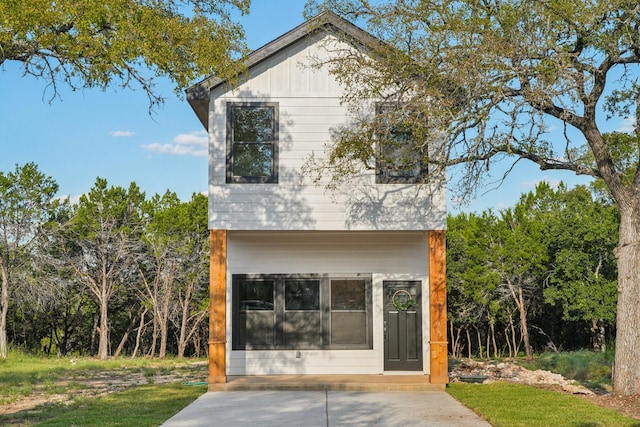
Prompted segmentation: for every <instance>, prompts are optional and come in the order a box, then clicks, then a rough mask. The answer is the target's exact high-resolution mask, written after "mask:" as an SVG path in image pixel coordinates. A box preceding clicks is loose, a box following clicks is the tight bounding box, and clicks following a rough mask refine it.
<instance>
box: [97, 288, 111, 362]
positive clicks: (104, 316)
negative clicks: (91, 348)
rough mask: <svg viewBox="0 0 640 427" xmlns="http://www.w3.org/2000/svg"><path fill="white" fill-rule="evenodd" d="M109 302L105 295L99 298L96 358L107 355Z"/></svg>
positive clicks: (105, 358)
mask: <svg viewBox="0 0 640 427" xmlns="http://www.w3.org/2000/svg"><path fill="white" fill-rule="evenodd" d="M108 307H109V303H108V300H107V298H106V297H105V296H103V298H101V299H100V326H98V337H99V338H98V358H99V359H100V360H107V358H108V357H109V315H108Z"/></svg>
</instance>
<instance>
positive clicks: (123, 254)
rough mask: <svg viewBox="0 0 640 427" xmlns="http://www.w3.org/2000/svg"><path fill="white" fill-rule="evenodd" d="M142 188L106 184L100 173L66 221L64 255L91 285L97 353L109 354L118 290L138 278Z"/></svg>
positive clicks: (75, 272)
mask: <svg viewBox="0 0 640 427" xmlns="http://www.w3.org/2000/svg"><path fill="white" fill-rule="evenodd" d="M143 200H144V193H141V192H140V189H139V188H138V187H137V186H136V185H135V184H134V183H131V185H130V186H129V189H127V190H125V189H124V188H122V187H108V186H107V181H106V180H105V179H102V178H97V179H96V182H95V184H94V186H93V188H91V190H90V191H89V193H87V194H83V195H82V196H81V197H80V201H79V203H78V205H77V206H75V209H74V212H73V215H72V216H71V218H70V220H69V222H68V224H66V227H65V230H64V233H65V238H66V240H67V245H66V247H65V251H66V253H65V254H63V255H61V256H64V260H65V262H66V264H67V265H68V266H69V268H71V269H72V270H73V272H74V274H75V275H76V277H77V280H78V281H79V282H80V283H81V284H82V285H83V286H84V287H85V288H86V289H87V290H88V291H89V293H90V294H91V296H92V298H93V300H94V301H95V303H96V305H97V308H98V319H99V321H98V325H97V332H98V357H99V358H100V359H102V360H104V359H106V358H107V357H108V356H109V343H110V342H109V332H110V330H109V327H110V324H109V308H110V303H111V302H112V300H113V299H114V298H115V297H116V296H117V295H118V293H122V292H126V291H127V287H128V285H130V284H131V283H135V281H136V280H137V279H138V276H137V270H136V268H135V265H134V261H135V257H136V256H137V255H138V253H139V251H140V228H141V227H140V221H141V220H140V206H141V204H142V202H143Z"/></svg>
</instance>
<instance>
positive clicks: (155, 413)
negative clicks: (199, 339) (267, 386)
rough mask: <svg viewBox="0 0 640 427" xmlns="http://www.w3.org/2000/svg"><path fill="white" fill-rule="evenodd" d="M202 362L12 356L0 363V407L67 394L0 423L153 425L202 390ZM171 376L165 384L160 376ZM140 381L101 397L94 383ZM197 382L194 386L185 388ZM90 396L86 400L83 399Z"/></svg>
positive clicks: (2, 418) (1, 418)
mask: <svg viewBox="0 0 640 427" xmlns="http://www.w3.org/2000/svg"><path fill="white" fill-rule="evenodd" d="M193 362H206V359H202V360H178V359H162V360H159V359H148V358H136V359H128V358H121V359H110V360H106V361H99V360H95V359H91V358H68V357H64V358H63V357H35V356H29V355H25V354H22V353H19V352H12V353H10V355H9V358H8V359H6V360H0V384H1V386H0V404H10V403H13V402H16V401H18V400H21V399H23V398H24V397H25V396H33V395H39V396H44V397H45V398H47V397H48V396H52V395H56V394H61V395H67V396H68V397H69V400H68V401H66V402H63V403H48V404H44V405H40V406H38V407H37V408H36V409H28V410H23V411H19V412H16V413H13V414H0V425H11V426H13V427H17V426H35V425H47V426H157V425H159V424H162V423H163V422H164V421H166V420H167V419H168V418H170V417H171V416H173V415H175V414H176V413H178V412H179V411H180V410H181V409H183V408H184V407H185V406H187V405H188V404H189V403H191V402H192V401H194V400H195V399H197V398H198V397H199V396H200V395H202V394H203V393H205V392H206V390H207V387H206V385H197V384H198V383H199V380H202V379H206V376H207V367H206V363H205V364H203V363H193ZM169 374H171V375H174V376H175V381H173V382H171V383H169V384H156V382H159V380H158V379H157V378H158V376H164V375H169ZM133 376H136V377H138V378H139V379H140V378H142V383H143V384H142V385H140V386H135V387H133V388H127V389H124V390H123V391H119V392H116V393H111V394H109V395H106V396H102V397H91V396H94V395H95V394H96V393H97V392H99V390H98V389H97V388H96V385H95V384H94V383H93V381H94V380H96V379H100V381H101V382H103V383H104V384H107V385H113V384H115V383H116V382H117V381H121V380H122V379H123V378H125V377H129V378H131V377H133ZM189 384H196V385H189ZM87 396H89V397H87Z"/></svg>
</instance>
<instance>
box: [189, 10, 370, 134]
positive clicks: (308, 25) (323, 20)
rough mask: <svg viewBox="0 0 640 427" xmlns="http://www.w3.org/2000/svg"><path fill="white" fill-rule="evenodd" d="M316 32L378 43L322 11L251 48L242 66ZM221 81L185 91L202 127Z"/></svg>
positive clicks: (366, 44)
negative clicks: (212, 97)
mask: <svg viewBox="0 0 640 427" xmlns="http://www.w3.org/2000/svg"><path fill="white" fill-rule="evenodd" d="M319 31H325V32H329V33H332V34H336V35H338V36H339V37H341V38H346V39H347V40H349V41H350V42H351V43H352V44H354V45H355V46H359V47H365V48H373V47H374V46H376V45H378V44H380V43H381V42H380V40H378V39H377V38H376V37H374V36H372V35H371V34H369V33H368V32H366V31H364V30H363V29H361V28H359V27H357V26H356V25H354V24H352V23H351V22H349V21H347V20H346V19H344V18H342V17H340V16H338V15H336V14H335V13H333V12H331V11H325V12H323V13H321V14H320V15H317V16H315V17H313V18H311V19H309V20H308V21H306V22H304V23H302V24H301V25H299V26H297V27H296V28H294V29H293V30H291V31H289V32H287V33H285V34H283V35H282V36H280V37H278V38H277V39H275V40H273V41H271V42H269V43H267V44H266V45H264V46H262V47H261V48H259V49H256V50H254V51H253V52H251V53H250V54H249V55H248V56H247V57H246V58H245V59H244V63H243V65H244V66H245V67H246V69H247V70H249V69H251V67H253V66H255V65H257V64H259V63H261V62H262V61H265V60H266V59H268V58H270V57H271V56H273V55H275V54H277V53H278V52H280V51H282V50H284V49H286V48H287V47H289V46H291V45H292V44H294V43H296V42H298V41H299V40H301V39H303V38H304V37H307V36H309V35H311V34H314V33H316V32H319ZM243 78H244V79H245V80H246V79H247V78H248V77H247V75H246V74H245V75H244V76H243ZM225 83H226V80H224V79H221V78H220V77H217V76H215V75H212V76H209V77H207V78H206V79H204V80H202V81H201V82H199V83H196V84H195V85H193V86H191V87H189V88H188V89H187V90H186V94H187V101H188V102H189V104H190V105H191V108H193V111H194V112H195V113H196V115H197V116H198V118H199V119H200V122H201V123H202V124H203V126H204V127H205V128H208V126H209V123H208V117H209V94H210V92H211V90H212V89H215V88H217V87H218V86H220V85H223V84H225Z"/></svg>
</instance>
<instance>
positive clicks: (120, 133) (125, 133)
mask: <svg viewBox="0 0 640 427" xmlns="http://www.w3.org/2000/svg"><path fill="white" fill-rule="evenodd" d="M135 134H136V133H135V132H131V131H130V130H114V131H111V132H109V135H110V136H112V137H114V138H131V137H132V136H133V135H135Z"/></svg>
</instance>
